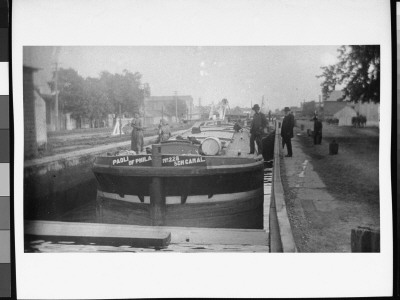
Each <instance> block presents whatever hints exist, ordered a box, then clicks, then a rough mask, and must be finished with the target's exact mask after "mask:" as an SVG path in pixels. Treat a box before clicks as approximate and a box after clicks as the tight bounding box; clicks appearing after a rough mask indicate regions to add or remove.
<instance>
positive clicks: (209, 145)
mask: <svg viewBox="0 0 400 300" xmlns="http://www.w3.org/2000/svg"><path fill="white" fill-rule="evenodd" d="M221 149H222V144H221V141H220V140H219V138H216V137H208V138H206V139H205V140H204V141H203V142H202V143H201V151H202V152H203V153H204V154H205V155H218V154H219V152H220V151H221Z"/></svg>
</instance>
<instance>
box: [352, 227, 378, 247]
mask: <svg viewBox="0 0 400 300" xmlns="http://www.w3.org/2000/svg"><path fill="white" fill-rule="evenodd" d="M351 252H380V233H379V231H378V230H376V229H371V228H369V227H360V226H359V227H357V228H356V229H352V230H351Z"/></svg>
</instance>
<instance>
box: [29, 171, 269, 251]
mask: <svg viewBox="0 0 400 300" xmlns="http://www.w3.org/2000/svg"><path fill="white" fill-rule="evenodd" d="M265 167H266V168H265V169H264V195H267V197H264V224H269V223H268V217H269V205H270V203H269V200H268V199H269V197H268V195H270V194H271V183H272V166H271V165H265ZM57 220H58V221H63V222H87V223H97V222H98V219H97V216H96V201H95V199H93V200H90V201H89V202H86V204H84V205H82V206H79V207H76V208H73V209H71V210H68V211H66V212H63V213H61V214H60V215H58V216H57ZM264 226H265V225H264ZM267 231H268V229H267ZM25 252H41V253H46V252H265V247H261V246H258V245H255V246H253V245H215V244H214V245H204V244H193V243H187V244H182V243H180V244H174V243H172V242H171V244H169V245H168V247H166V248H161V249H160V248H157V249H156V248H154V247H150V248H137V247H131V246H127V245H120V246H110V245H97V244H95V243H90V244H79V243H77V242H75V241H63V240H62V237H60V239H59V240H57V241H54V240H45V239H43V237H41V238H40V239H31V240H28V239H26V240H25Z"/></svg>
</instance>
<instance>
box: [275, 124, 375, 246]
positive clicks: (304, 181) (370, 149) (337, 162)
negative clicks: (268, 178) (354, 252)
mask: <svg viewBox="0 0 400 300" xmlns="http://www.w3.org/2000/svg"><path fill="white" fill-rule="evenodd" d="M301 124H303V125H305V130H304V131H301V130H300V129H299V128H295V137H294V139H293V140H292V144H293V157H292V158H283V157H282V158H281V172H282V184H283V186H284V189H285V199H286V202H287V207H288V214H289V218H290V222H291V225H292V229H293V235H294V238H295V241H296V246H297V247H298V250H299V251H300V252H350V251H351V248H350V246H351V245H350V234H351V229H353V228H356V227H357V226H368V227H372V228H378V229H379V173H378V171H379V132H378V129H377V128H350V127H337V126H334V125H326V124H325V123H324V129H323V140H322V145H313V140H312V137H309V136H307V133H306V132H307V129H312V123H311V122H306V121H303V122H302V121H297V125H298V126H299V127H300V125H301ZM333 139H335V140H336V141H337V142H338V143H339V154H338V155H333V156H331V155H329V142H330V141H332V140H333ZM284 151H285V153H286V150H284Z"/></svg>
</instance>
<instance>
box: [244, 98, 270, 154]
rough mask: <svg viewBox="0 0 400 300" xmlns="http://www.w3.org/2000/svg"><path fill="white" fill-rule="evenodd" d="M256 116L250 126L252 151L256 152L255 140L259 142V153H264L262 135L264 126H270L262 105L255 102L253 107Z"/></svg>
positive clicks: (252, 152) (251, 152)
mask: <svg viewBox="0 0 400 300" xmlns="http://www.w3.org/2000/svg"><path fill="white" fill-rule="evenodd" d="M252 109H253V110H254V112H255V113H254V116H253V121H252V122H251V127H250V153H249V154H254V151H255V147H254V142H256V143H257V148H258V153H259V154H261V153H262V143H261V136H262V135H263V134H264V128H266V127H267V126H268V121H267V118H266V117H265V115H264V114H263V113H261V112H260V106H259V105H258V104H254V106H253V108H252Z"/></svg>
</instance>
